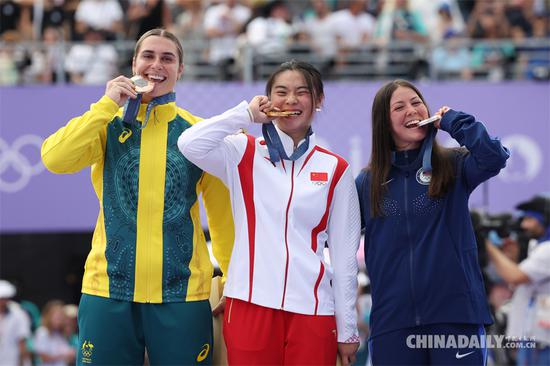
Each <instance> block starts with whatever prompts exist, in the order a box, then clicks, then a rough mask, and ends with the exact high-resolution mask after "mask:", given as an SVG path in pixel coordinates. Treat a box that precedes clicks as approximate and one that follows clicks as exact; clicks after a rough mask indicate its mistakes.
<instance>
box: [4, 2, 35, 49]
mask: <svg viewBox="0 0 550 366" xmlns="http://www.w3.org/2000/svg"><path fill="white" fill-rule="evenodd" d="M32 4H33V1H32V0H18V1H13V0H7V1H0V35H2V34H3V33H4V32H7V31H15V32H17V33H19V38H20V39H21V40H30V39H32Z"/></svg>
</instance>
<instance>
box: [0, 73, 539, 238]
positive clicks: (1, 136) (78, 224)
mask: <svg viewBox="0 0 550 366" xmlns="http://www.w3.org/2000/svg"><path fill="white" fill-rule="evenodd" d="M380 85H381V84H380V83H374V82H373V83H349V82H334V83H327V84H326V85H325V103H324V105H323V107H322V111H321V112H320V113H318V115H317V118H316V120H315V122H314V125H313V129H314V131H315V133H316V134H317V136H318V138H319V139H320V141H321V144H322V145H324V146H325V147H327V148H329V149H332V150H333V151H335V152H336V153H338V154H340V155H342V156H343V157H344V158H345V159H347V160H348V161H349V162H350V164H351V166H352V169H353V171H354V174H358V173H359V171H360V169H362V168H363V167H364V166H365V165H366V164H367V163H368V159H369V154H370V146H371V131H370V129H371V123H370V120H371V118H370V109H371V104H372V100H373V97H374V94H375V93H376V91H377V89H378V88H379V87H380ZM418 86H419V87H420V90H421V91H422V92H423V94H424V97H425V98H426V100H427V102H428V103H429V106H430V107H431V110H437V109H438V108H439V107H440V106H443V105H448V106H450V107H451V108H454V109H457V110H463V111H465V112H468V113H470V114H473V115H475V116H476V117H477V119H478V120H480V121H482V122H484V124H485V125H486V126H487V128H488V130H489V132H490V134H491V135H493V136H498V137H499V138H501V139H502V141H503V143H504V144H505V146H507V147H508V148H509V149H510V150H511V151H512V157H511V158H510V159H509V161H508V165H507V167H506V168H505V169H504V170H503V171H502V172H501V173H500V174H499V175H498V176H497V177H495V178H493V179H491V180H490V181H489V182H487V183H485V184H484V186H482V187H478V189H477V190H476V191H474V194H473V195H472V197H471V199H470V204H471V207H472V208H478V209H484V210H486V211H488V212H491V213H499V212H509V211H512V210H513V208H514V206H515V205H516V204H517V203H518V202H520V201H523V200H526V199H528V198H529V197H531V196H532V195H534V194H536V193H540V192H547V191H550V146H549V143H548V136H550V109H549V107H548V101H549V100H550V85H549V84H548V83H533V82H514V83H481V82H480V83H477V82H473V83H463V82H462V83H461V82H456V83H444V84H435V83H434V84H432V83H426V84H422V83H419V84H418ZM263 89H264V84H263V83H257V84H251V85H242V84H236V83H235V84H231V83H230V84H222V83H191V82H186V83H182V84H180V85H178V87H177V90H176V95H177V103H178V105H179V106H181V107H182V108H185V109H187V110H189V111H190V112H191V113H193V114H195V115H198V116H201V117H209V116H212V115H215V114H219V113H221V112H223V111H225V110H226V109H228V108H230V107H233V106H234V105H236V104H238V103H239V102H240V101H241V100H249V99H250V98H251V97H252V96H254V95H257V94H262V93H263ZM103 91H104V87H103V86H99V87H77V86H60V87H44V86H31V87H13V88H12V87H9V88H0V232H2V233H8V232H48V231H82V230H86V231H87V230H92V229H93V227H94V226H95V221H96V217H97V213H98V210H99V204H98V202H97V198H96V197H95V194H94V191H93V188H92V184H91V178H90V169H89V168H88V169H85V170H83V171H81V172H79V173H76V174H70V175H56V174H52V173H50V172H48V171H47V170H46V169H45V168H44V166H43V165H42V163H41V160H40V147H41V144H42V141H43V140H44V139H45V138H46V137H47V136H49V135H50V134H51V133H53V132H55V131H56V130H57V129H59V128H60V127H62V126H63V125H64V124H66V123H67V122H68V121H69V120H70V119H71V118H72V117H74V116H78V115H80V114H82V113H84V112H85V111H86V110H88V108H89V106H90V104H91V103H93V102H95V101H97V100H98V99H99V98H100V97H101V96H102V94H103ZM250 132H251V133H253V134H258V133H259V129H258V128H257V126H253V127H252V128H251V130H250ZM438 139H439V140H440V141H441V142H442V144H443V145H446V146H452V145H453V144H454V143H455V142H454V141H453V140H452V139H451V138H450V136H449V135H447V134H446V133H445V132H443V131H441V132H440V133H438Z"/></svg>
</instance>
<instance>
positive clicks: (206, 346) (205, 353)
mask: <svg viewBox="0 0 550 366" xmlns="http://www.w3.org/2000/svg"><path fill="white" fill-rule="evenodd" d="M209 351H210V345H209V344H208V343H205V344H204V346H202V349H201V351H200V353H199V354H198V355H197V362H202V361H204V360H205V359H206V357H208V352H209Z"/></svg>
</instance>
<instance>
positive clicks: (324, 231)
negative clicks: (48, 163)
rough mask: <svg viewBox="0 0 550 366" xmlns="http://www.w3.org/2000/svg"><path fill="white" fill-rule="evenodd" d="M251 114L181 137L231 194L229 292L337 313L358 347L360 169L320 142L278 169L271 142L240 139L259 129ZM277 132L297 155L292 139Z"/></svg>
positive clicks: (236, 112) (242, 109)
mask: <svg viewBox="0 0 550 366" xmlns="http://www.w3.org/2000/svg"><path fill="white" fill-rule="evenodd" d="M247 107H248V104H247V103H246V102H244V101H243V102H241V103H240V104H239V105H238V106H236V107H234V108H233V109H230V110H228V111H226V112H225V113H223V114H221V115H219V116H215V117H213V118H210V119H207V120H204V121H202V122H201V123H198V124H196V125H194V126H193V127H192V128H189V129H187V130H185V131H184V132H183V134H182V135H181V136H180V138H179V140H178V147H179V149H180V151H181V152H182V153H183V155H185V157H186V158H187V159H189V160H190V161H191V162H193V163H194V164H196V165H197V166H198V167H200V168H201V169H203V170H205V171H207V172H209V173H211V174H213V175H215V176H218V177H219V178H220V179H221V180H222V181H223V182H224V183H225V184H226V185H227V187H228V188H229V191H230V195H231V204H232V209H233V217H234V221H235V245H234V247H233V253H232V255H231V260H230V263H229V273H228V274H227V283H226V285H225V289H224V295H225V296H227V297H232V298H237V299H241V300H244V301H249V302H251V303H254V304H257V305H260V306H265V307H269V308H274V309H282V310H285V311H289V312H294V313H300V314H310V315H333V314H335V315H336V324H337V331H338V342H357V341H358V338H357V334H358V332H357V312H356V307H355V301H356V296H357V259H356V253H357V249H358V245H359V237H360V211H359V202H358V197H357V191H356V188H355V183H354V180H353V176H352V173H351V171H350V167H349V165H348V163H347V162H346V161H345V160H344V159H342V158H341V157H340V156H338V155H336V154H334V153H332V152H330V151H328V150H326V149H324V148H322V147H320V146H318V145H316V144H315V135H311V136H310V140H309V149H308V150H307V152H306V153H305V154H304V155H302V157H300V158H299V159H297V160H296V161H294V162H293V161H290V160H283V161H280V162H278V163H276V164H273V163H272V162H271V161H270V160H269V153H268V150H267V147H266V145H265V141H264V139H263V138H256V139H254V137H252V136H249V135H245V134H243V133H237V134H236V132H237V131H239V129H242V128H246V127H247V126H249V125H250V123H251V121H250V116H249V114H248V111H247ZM277 132H278V133H279V135H280V137H281V141H282V143H283V145H284V147H285V149H286V152H287V155H288V156H290V155H291V153H292V151H293V146H294V143H293V141H292V139H291V138H290V137H289V136H287V135H286V134H284V133H283V132H281V131H280V130H278V129H277ZM302 143H303V142H302ZM325 244H327V245H328V250H329V253H330V263H328V262H327V261H325V257H324V253H323V252H324V248H325Z"/></svg>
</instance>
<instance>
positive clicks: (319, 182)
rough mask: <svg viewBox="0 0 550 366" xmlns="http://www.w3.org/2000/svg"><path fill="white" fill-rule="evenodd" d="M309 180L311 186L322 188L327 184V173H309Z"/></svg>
mask: <svg viewBox="0 0 550 366" xmlns="http://www.w3.org/2000/svg"><path fill="white" fill-rule="evenodd" d="M309 180H310V182H311V183H312V184H313V185H316V186H323V185H325V184H327V183H328V173H327V172H311V173H309Z"/></svg>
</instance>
